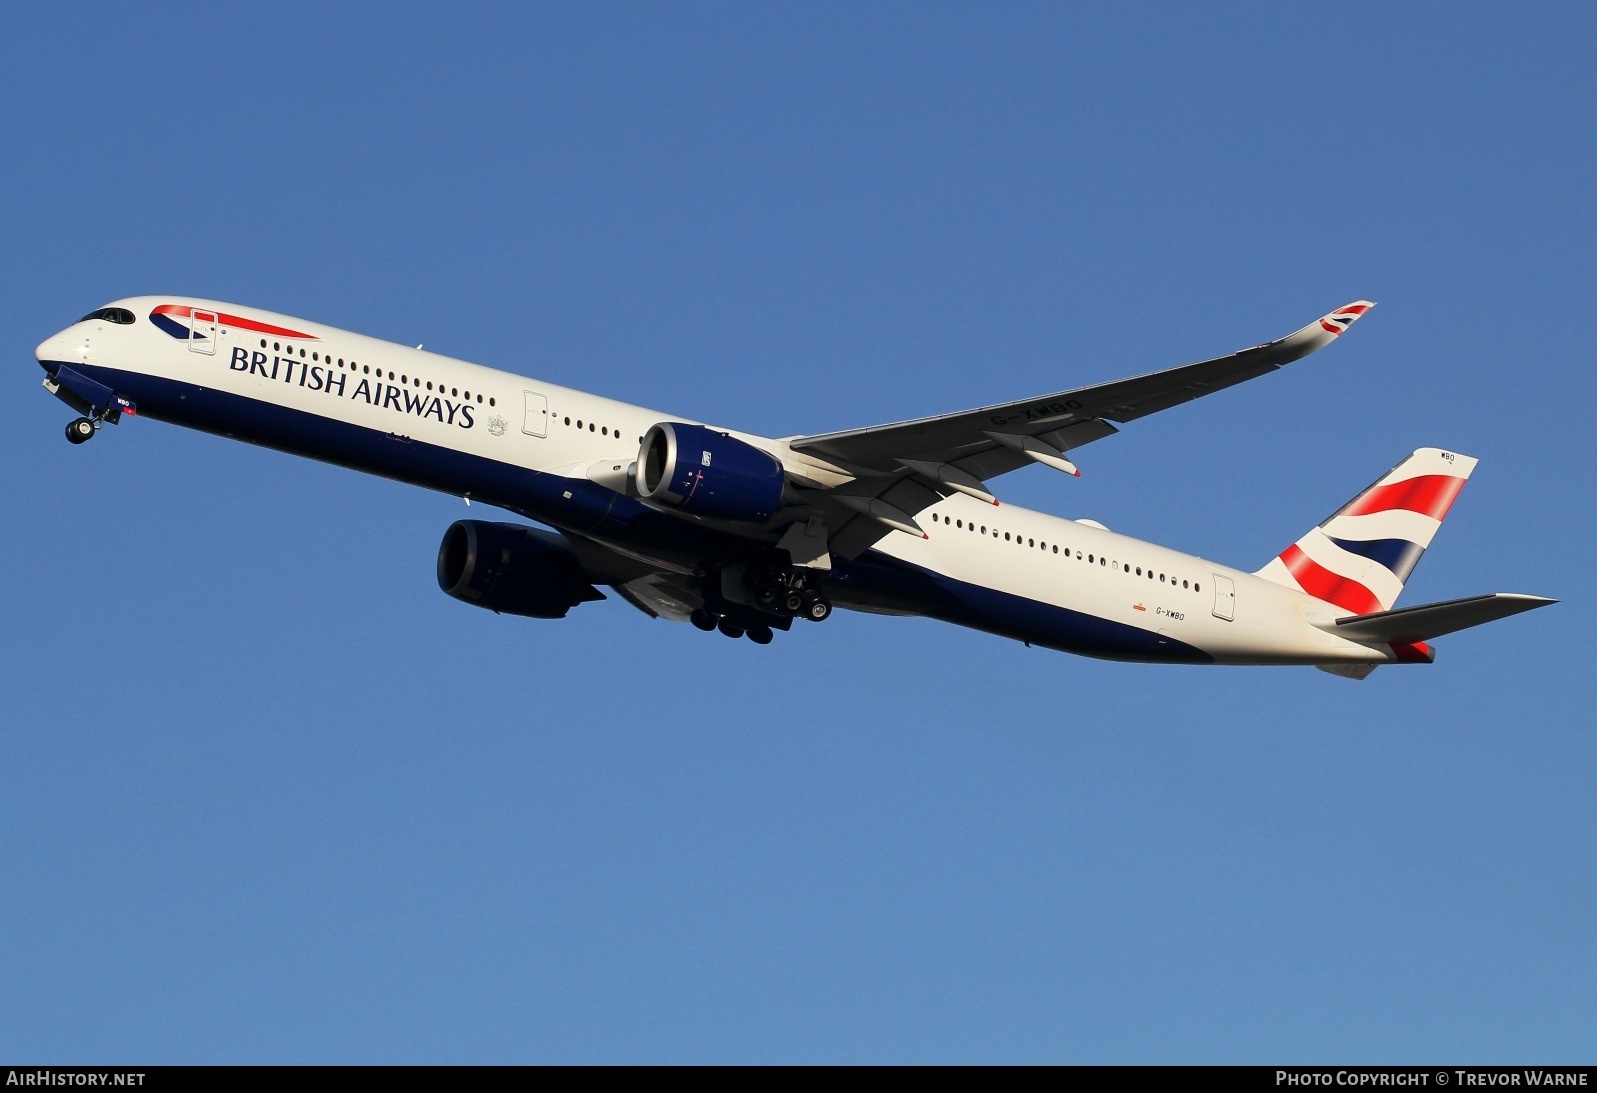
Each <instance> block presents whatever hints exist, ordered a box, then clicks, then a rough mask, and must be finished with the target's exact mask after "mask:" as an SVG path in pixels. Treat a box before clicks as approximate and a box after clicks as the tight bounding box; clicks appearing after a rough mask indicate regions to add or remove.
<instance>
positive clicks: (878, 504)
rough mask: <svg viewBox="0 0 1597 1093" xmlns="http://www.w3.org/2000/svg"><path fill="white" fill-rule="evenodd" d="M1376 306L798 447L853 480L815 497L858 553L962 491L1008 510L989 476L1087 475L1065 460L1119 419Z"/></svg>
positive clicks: (795, 443)
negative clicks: (1158, 363) (1222, 352)
mask: <svg viewBox="0 0 1597 1093" xmlns="http://www.w3.org/2000/svg"><path fill="white" fill-rule="evenodd" d="M1374 306H1375V305H1374V304H1373V303H1371V302H1370V301H1368V300H1358V301H1356V302H1354V303H1351V304H1348V305H1347V306H1346V307H1340V308H1337V309H1336V310H1335V311H1333V312H1331V313H1330V314H1329V315H1326V316H1324V317H1323V318H1320V319H1316V320H1315V321H1314V322H1312V323H1310V324H1309V325H1308V326H1305V327H1304V328H1303V329H1301V330H1299V331H1297V332H1295V333H1292V334H1288V335H1287V336H1286V337H1284V338H1279V339H1277V340H1276V341H1273V342H1267V343H1265V344H1264V345H1258V346H1254V347H1253V348H1252V349H1244V350H1242V351H1240V352H1237V353H1232V354H1230V355H1229V356H1224V357H1216V358H1214V359H1213V360H1207V361H1200V362H1198V363H1196V364H1188V365H1183V366H1182V367H1179V368H1169V369H1166V370H1164V371H1162V372H1150V373H1148V374H1147V375H1144V376H1136V377H1133V378H1131V379H1124V380H1115V381H1114V382H1112V383H1100V384H1096V385H1095V386H1092V387H1079V388H1076V389H1075V390H1072V391H1061V392H1059V393H1058V394H1053V395H1044V396H1042V397H1040V398H1035V399H1028V400H1026V401H1024V402H1010V403H1000V404H998V405H995V406H984V407H981V408H980V409H976V410H965V411H962V412H960V413H955V414H943V415H940V416H937V417H926V418H918V419H916V420H914V421H901V422H898V423H896V424H893V425H875V426H871V427H869V428H864V429H849V430H846V431H843V432H837V433H823V434H821V435H819V436H807V437H796V438H794V439H791V440H789V441H787V446H788V447H789V448H790V449H791V450H792V451H793V452H794V453H795V454H796V455H798V456H799V457H800V458H809V459H813V460H815V461H817V462H818V463H819V464H820V465H822V466H828V465H829V466H830V468H833V469H835V470H837V471H841V472H842V473H843V475H845V476H846V477H848V478H851V479H852V481H849V482H847V483H846V484H844V485H841V486H837V487H835V488H833V489H830V490H827V491H825V492H816V493H808V495H807V497H806V499H807V500H809V501H810V502H811V504H815V505H819V506H820V507H821V508H822V509H823V511H824V512H825V514H826V523H827V526H828V528H829V529H831V535H830V536H829V538H830V548H831V550H832V552H834V553H837V554H840V555H842V556H843V557H845V558H849V557H854V556H855V555H857V554H859V553H860V552H861V551H863V550H865V549H866V548H867V547H869V546H870V545H871V544H872V543H874V542H875V541H876V540H877V539H880V538H881V537H882V536H883V535H885V534H887V532H888V531H889V530H892V529H894V528H897V529H898V530H903V531H911V532H915V531H919V530H920V529H919V527H918V525H916V524H915V521H914V519H913V517H914V515H915V513H917V512H919V511H920V510H921V509H923V508H926V507H927V506H928V505H931V504H934V503H935V502H936V501H938V500H939V499H940V498H942V497H944V496H946V495H947V494H949V493H951V492H960V493H967V494H970V495H972V496H975V497H980V498H982V499H984V500H987V501H991V502H992V503H993V504H997V501H996V500H994V499H993V497H992V495H991V494H990V493H989V492H987V490H986V487H985V485H984V483H985V481H986V479H988V478H992V477H994V476H996V475H1000V474H1004V473H1007V472H1009V471H1012V470H1014V469H1016V468H1017V467H1023V466H1026V465H1028V464H1029V463H1033V462H1037V463H1043V464H1045V465H1047V466H1051V467H1055V468H1057V469H1059V470H1063V471H1065V472H1067V473H1072V474H1074V473H1078V472H1076V469H1075V466H1074V465H1073V464H1072V463H1071V462H1070V461H1069V460H1068V459H1067V458H1066V457H1065V453H1066V452H1068V451H1070V450H1071V449H1073V448H1079V447H1081V446H1082V445H1083V444H1088V443H1091V442H1092V441H1094V440H1099V439H1101V438H1103V437H1106V436H1109V435H1110V434H1112V433H1114V432H1116V429H1115V427H1114V425H1112V424H1110V423H1111V422H1127V421H1134V420H1136V419H1137V418H1140V417H1145V416H1146V415H1148V414H1152V413H1156V412H1158V411H1160V410H1164V409H1168V408H1169V407H1171V406H1179V405H1181V404H1182V403H1184V402H1191V401H1192V400H1193V399H1195V398H1201V397H1202V396H1204V395H1208V394H1212V393H1214V392H1215V391H1220V390H1224V389H1225V388H1227V387H1230V386H1232V385H1234V384H1238V383H1241V382H1243V381H1244V380H1250V379H1253V378H1254V377H1256V376H1262V375H1264V374H1265V373H1266V372H1273V371H1275V370H1276V369H1277V368H1280V367H1281V366H1283V365H1286V364H1290V363H1292V362H1293V361H1295V360H1300V359H1301V358H1303V357H1306V356H1308V355H1309V354H1310V353H1313V352H1314V351H1315V350H1317V349H1320V348H1322V347H1324V346H1327V345H1329V344H1330V343H1331V342H1333V341H1335V340H1336V338H1337V336H1338V335H1340V334H1341V333H1342V332H1343V331H1344V330H1346V329H1347V328H1348V327H1350V326H1352V325H1353V323H1354V322H1356V321H1357V320H1358V318H1359V316H1361V315H1363V314H1364V313H1365V312H1366V311H1368V310H1369V309H1370V308H1372V307H1374Z"/></svg>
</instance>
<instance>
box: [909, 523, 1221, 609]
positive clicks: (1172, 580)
mask: <svg viewBox="0 0 1597 1093" xmlns="http://www.w3.org/2000/svg"><path fill="white" fill-rule="evenodd" d="M932 523H934V524H944V525H946V526H949V527H954V528H958V529H960V530H961V531H969V532H971V533H972V534H980V535H986V534H987V526H986V525H985V524H983V525H982V526H981V529H980V530H979V531H978V530H977V527H976V525H975V524H969V523H966V522H965V521H964V520H962V519H955V520H950V519H948V518H947V517H945V516H941V515H939V514H937V513H935V512H934V513H932ZM1000 534H1002V536H1003V538H1004V542H1006V543H1009V542H1013V543H1014V544H1015V545H1016V546H1023V547H1030V548H1032V549H1034V550H1042V551H1047V552H1049V553H1052V554H1059V553H1061V551H1060V547H1059V544H1058V543H1053V544H1049V543H1045V542H1040V541H1038V540H1036V539H1027V538H1025V537H1024V536H1020V535H1013V536H1012V535H1011V534H1010V533H1009V532H1007V531H1005V532H999V530H998V529H997V528H993V529H992V536H993V538H994V539H996V538H998V537H999V535H1000ZM1063 553H1064V556H1065V557H1066V558H1074V559H1075V560H1076V561H1078V562H1079V561H1085V562H1086V563H1087V564H1088V565H1093V564H1094V563H1096V564H1097V565H1101V566H1103V567H1104V568H1105V569H1113V570H1115V571H1116V572H1117V573H1124V574H1125V575H1126V576H1128V577H1130V576H1137V577H1147V578H1148V579H1149V580H1150V581H1151V580H1155V579H1157V580H1158V581H1159V583H1160V584H1168V585H1170V586H1171V587H1175V585H1176V584H1177V580H1178V579H1177V578H1176V577H1174V576H1172V575H1166V574H1164V573H1157V574H1156V573H1155V572H1154V571H1153V570H1151V569H1148V570H1144V569H1143V568H1142V566H1140V565H1139V566H1133V565H1132V564H1131V563H1130V562H1127V563H1125V564H1124V565H1122V564H1121V563H1120V562H1119V561H1117V560H1115V559H1112V558H1108V557H1105V556H1104V555H1102V554H1086V555H1083V554H1082V552H1081V551H1079V550H1078V551H1075V552H1072V551H1071V549H1070V548H1069V547H1068V546H1067V547H1065V548H1064V551H1063ZM1180 585H1181V587H1182V588H1188V589H1191V590H1192V591H1193V592H1202V591H1203V588H1202V586H1201V585H1199V584H1198V583H1197V582H1196V581H1192V580H1190V579H1182V580H1180Z"/></svg>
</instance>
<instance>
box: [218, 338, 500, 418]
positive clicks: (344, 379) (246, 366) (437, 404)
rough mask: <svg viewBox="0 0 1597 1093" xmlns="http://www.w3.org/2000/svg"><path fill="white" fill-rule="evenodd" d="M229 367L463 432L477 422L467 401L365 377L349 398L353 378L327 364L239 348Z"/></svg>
mask: <svg viewBox="0 0 1597 1093" xmlns="http://www.w3.org/2000/svg"><path fill="white" fill-rule="evenodd" d="M228 367H229V368H231V369H232V370H233V371H235V372H247V373H249V374H250V375H255V376H261V377H263V378H265V379H269V380H278V381H280V382H282V383H291V384H296V385H298V386H300V387H304V388H306V389H307V390H310V391H325V392H327V393H328V394H330V395H337V396H338V397H340V398H345V397H347V398H352V399H360V400H361V401H362V402H364V403H367V404H369V405H372V406H381V407H383V408H384V409H387V410H393V411H395V412H396V413H401V414H414V415H415V416H416V417H432V418H437V419H438V420H439V421H441V422H443V423H444V424H445V425H457V426H459V427H460V428H462V429H470V428H471V427H472V426H473V425H475V424H476V423H477V422H476V419H475V418H474V417H473V416H472V412H471V410H472V408H471V407H470V406H467V405H466V404H465V403H463V402H451V401H449V400H448V399H446V398H443V397H441V396H438V395H424V394H422V393H421V392H420V391H411V390H409V389H408V388H405V387H400V386H398V385H397V384H393V383H383V382H382V381H381V380H374V379H373V378H370V377H366V376H362V377H361V378H360V382H359V383H357V384H355V386H354V388H353V390H349V391H348V394H347V395H346V393H345V392H346V388H347V386H348V381H349V379H350V378H351V377H350V376H349V375H347V374H345V373H343V372H335V371H333V370H332V369H331V368H328V367H327V366H325V365H320V364H310V363H308V362H306V361H302V360H295V359H294V358H293V357H280V356H277V355H275V354H267V353H263V352H261V351H260V350H258V349H257V350H249V349H245V348H243V347H242V346H235V347H234V348H233V359H232V360H231V361H230V362H229V363H228Z"/></svg>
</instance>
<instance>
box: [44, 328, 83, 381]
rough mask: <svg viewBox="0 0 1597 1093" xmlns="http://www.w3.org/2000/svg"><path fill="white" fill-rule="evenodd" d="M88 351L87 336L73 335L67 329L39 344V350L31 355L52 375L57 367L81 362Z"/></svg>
mask: <svg viewBox="0 0 1597 1093" xmlns="http://www.w3.org/2000/svg"><path fill="white" fill-rule="evenodd" d="M88 349H89V339H88V336H87V335H85V334H77V335H74V334H73V332H72V330H71V329H70V328H68V329H66V330H63V331H61V333H59V334H54V335H51V336H50V337H48V338H46V339H45V340H44V341H42V342H40V343H39V348H37V349H35V350H34V351H33V355H34V357H35V358H36V359H37V360H38V362H39V365H40V366H41V367H42V368H43V369H44V370H45V371H46V372H49V373H51V374H52V375H54V374H55V370H56V368H57V367H58V366H60V365H62V364H71V363H72V362H74V361H82V360H83V359H84V358H85V357H86V356H88Z"/></svg>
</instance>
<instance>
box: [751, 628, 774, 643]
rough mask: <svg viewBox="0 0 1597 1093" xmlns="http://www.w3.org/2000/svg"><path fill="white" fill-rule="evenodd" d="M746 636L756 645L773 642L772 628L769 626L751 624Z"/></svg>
mask: <svg viewBox="0 0 1597 1093" xmlns="http://www.w3.org/2000/svg"><path fill="white" fill-rule="evenodd" d="M746 636H747V637H748V639H749V640H750V641H752V642H753V643H754V644H755V645H769V644H771V628H770V627H769V626H751V627H749V631H748V634H747V635H746Z"/></svg>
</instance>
